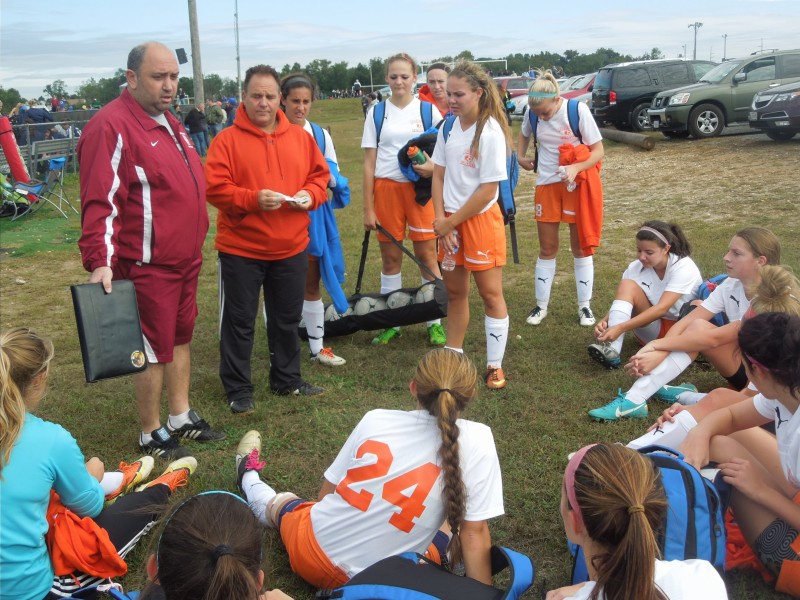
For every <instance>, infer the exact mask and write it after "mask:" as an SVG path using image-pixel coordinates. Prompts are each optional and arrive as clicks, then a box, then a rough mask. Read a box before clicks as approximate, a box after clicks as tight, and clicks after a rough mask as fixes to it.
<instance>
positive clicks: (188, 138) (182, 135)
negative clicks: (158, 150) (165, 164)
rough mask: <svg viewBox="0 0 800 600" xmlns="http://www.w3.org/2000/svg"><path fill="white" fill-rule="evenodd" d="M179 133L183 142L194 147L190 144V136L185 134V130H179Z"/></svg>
mask: <svg viewBox="0 0 800 600" xmlns="http://www.w3.org/2000/svg"><path fill="white" fill-rule="evenodd" d="M180 134H181V139H183V141H184V143H185V144H186V145H187V146H189V148H194V145H192V138H190V137H189V136H188V135H187V134H186V132H185V131H181V132H180Z"/></svg>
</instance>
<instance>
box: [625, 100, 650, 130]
mask: <svg viewBox="0 0 800 600" xmlns="http://www.w3.org/2000/svg"><path fill="white" fill-rule="evenodd" d="M648 108H650V103H649V102H642V103H640V104H637V105H636V106H634V107H633V110H632V111H631V119H630V122H631V129H633V130H634V131H652V130H653V126H652V125H651V124H650V117H648V116H647V109H648Z"/></svg>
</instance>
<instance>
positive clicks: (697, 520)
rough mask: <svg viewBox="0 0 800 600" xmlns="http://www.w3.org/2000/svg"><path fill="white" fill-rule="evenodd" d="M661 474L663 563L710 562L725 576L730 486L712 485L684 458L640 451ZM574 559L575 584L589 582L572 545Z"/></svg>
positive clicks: (662, 450) (666, 451) (652, 449)
mask: <svg viewBox="0 0 800 600" xmlns="http://www.w3.org/2000/svg"><path fill="white" fill-rule="evenodd" d="M639 452H641V453H642V454H644V455H646V456H647V458H649V459H650V460H652V461H653V463H655V465H656V466H657V467H658V468H659V470H660V471H661V483H662V485H663V487H664V491H665V492H666V495H667V505H668V506H667V514H666V517H665V519H664V523H663V527H662V529H661V532H660V534H659V539H658V545H659V548H660V549H661V556H662V559H663V560H688V559H691V558H700V559H704V560H707V561H708V562H710V563H711V564H712V565H714V567H715V568H716V569H717V570H718V571H720V572H722V571H723V570H724V568H725V511H726V510H727V499H728V498H729V495H730V486H729V485H728V484H726V483H723V482H722V481H721V480H719V481H716V480H715V482H713V483H712V482H711V481H709V480H708V479H706V478H705V477H703V475H701V474H700V471H698V470H697V469H695V468H694V467H693V466H692V465H690V464H689V463H687V462H684V460H683V454H681V453H680V452H678V451H676V450H673V449H672V448H666V447H664V446H647V447H645V448H641V449H640V450H639ZM569 546H570V553H571V554H572V556H573V563H572V583H581V582H583V581H589V573H588V571H587V569H586V561H585V559H584V556H583V549H582V548H581V547H580V546H579V545H577V544H571V543H570V544H569Z"/></svg>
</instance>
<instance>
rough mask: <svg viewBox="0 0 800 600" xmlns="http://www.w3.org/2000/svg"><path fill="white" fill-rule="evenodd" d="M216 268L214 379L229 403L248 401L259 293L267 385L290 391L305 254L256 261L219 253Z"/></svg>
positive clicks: (295, 374) (296, 368)
mask: <svg viewBox="0 0 800 600" xmlns="http://www.w3.org/2000/svg"><path fill="white" fill-rule="evenodd" d="M219 267H220V278H221V282H220V285H221V288H222V289H221V290H220V292H221V293H220V297H221V316H220V335H219V355H220V358H219V376H220V379H222V385H223V387H224V388H225V393H226V395H227V397H228V402H233V401H235V400H240V399H248V398H252V396H253V382H252V378H251V371H250V357H251V355H252V353H253V338H254V335H255V321H256V317H257V315H258V308H259V295H260V292H261V289H262V288H263V290H264V306H265V308H266V312H267V339H268V343H269V365H270V366H269V385H270V387H271V388H272V389H273V390H275V391H278V392H287V391H290V390H293V389H295V388H296V387H298V386H299V385H300V383H301V379H300V340H299V338H298V336H297V327H298V326H299V324H300V318H301V317H302V314H303V294H304V291H305V283H306V271H307V270H308V255H307V253H306V251H305V250H304V251H303V252H301V253H299V254H296V255H294V256H291V257H289V258H285V259H282V260H256V259H252V258H245V257H242V256H234V255H232V254H226V253H224V252H220V253H219Z"/></svg>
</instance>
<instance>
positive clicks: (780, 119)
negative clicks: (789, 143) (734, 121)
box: [748, 82, 800, 141]
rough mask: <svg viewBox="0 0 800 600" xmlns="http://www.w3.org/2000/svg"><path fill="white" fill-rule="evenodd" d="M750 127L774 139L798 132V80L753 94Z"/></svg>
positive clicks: (789, 137) (791, 135) (799, 87)
mask: <svg viewBox="0 0 800 600" xmlns="http://www.w3.org/2000/svg"><path fill="white" fill-rule="evenodd" d="M751 108H752V109H753V110H751V111H750V114H749V115H748V120H749V121H750V127H754V128H756V129H761V130H762V131H763V132H764V133H766V134H767V136H768V137H769V138H770V139H772V140H776V141H784V140H790V139H792V138H793V137H794V136H795V135H797V134H798V133H800V82H797V83H790V84H788V85H780V86H778V87H774V88H769V89H766V90H761V91H760V92H758V93H757V94H756V95H755V96H753V104H752V106H751Z"/></svg>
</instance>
